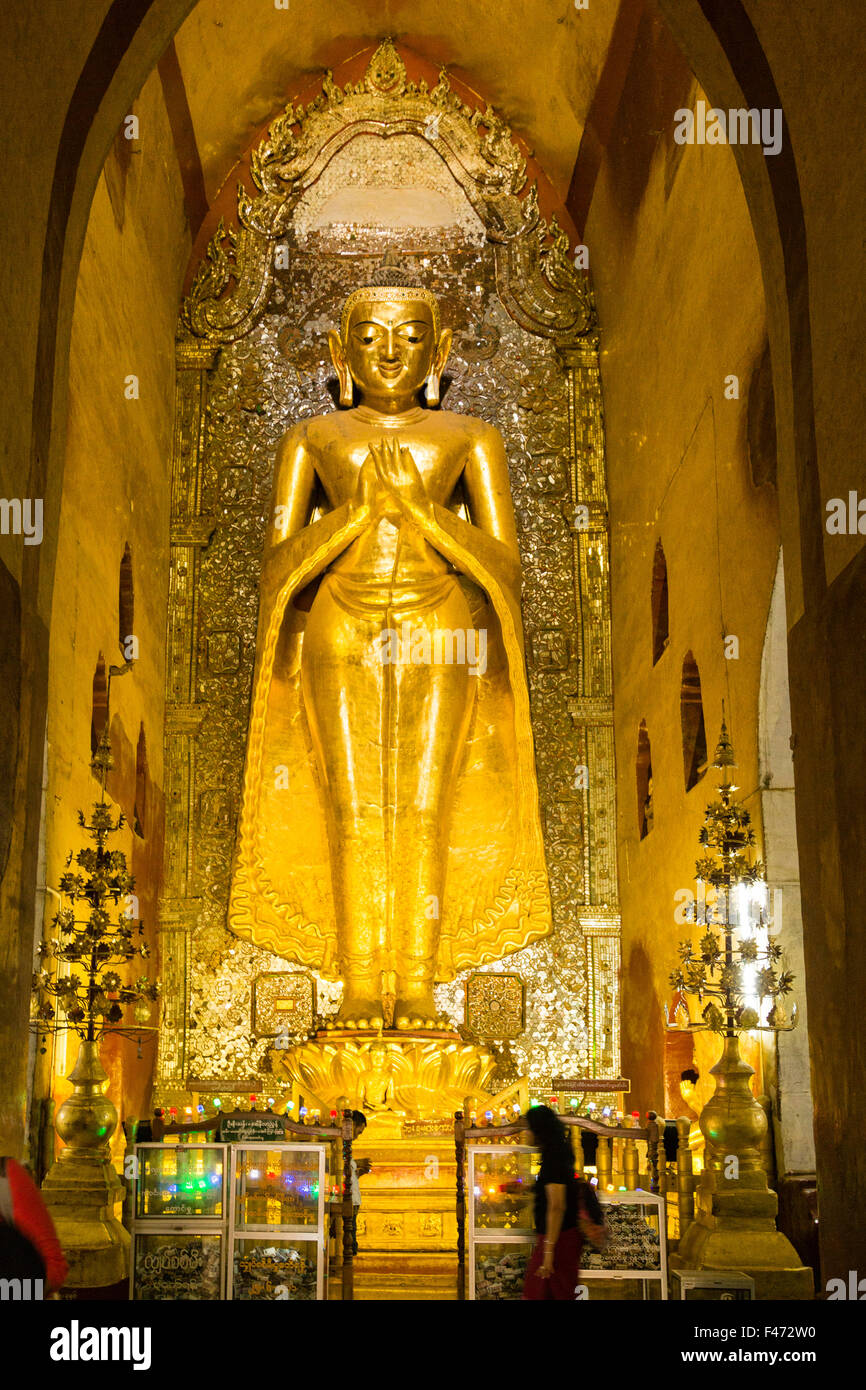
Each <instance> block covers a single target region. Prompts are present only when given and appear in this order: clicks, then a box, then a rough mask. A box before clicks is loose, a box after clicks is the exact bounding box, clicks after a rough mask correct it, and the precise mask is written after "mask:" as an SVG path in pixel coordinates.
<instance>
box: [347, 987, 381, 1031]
mask: <svg viewBox="0 0 866 1390" xmlns="http://www.w3.org/2000/svg"><path fill="white" fill-rule="evenodd" d="M337 1022H338V1024H342V1025H343V1027H344V1028H377V1029H378V1028H381V1027H382V1004H381V1001H380V1000H378V999H365V998H363V997H362V996H360V995H357V994H350V995H348V996H347V997H346V998H344V1000H343V1002H342V1004H341V1005H340V1012H339V1013H338V1014H337Z"/></svg>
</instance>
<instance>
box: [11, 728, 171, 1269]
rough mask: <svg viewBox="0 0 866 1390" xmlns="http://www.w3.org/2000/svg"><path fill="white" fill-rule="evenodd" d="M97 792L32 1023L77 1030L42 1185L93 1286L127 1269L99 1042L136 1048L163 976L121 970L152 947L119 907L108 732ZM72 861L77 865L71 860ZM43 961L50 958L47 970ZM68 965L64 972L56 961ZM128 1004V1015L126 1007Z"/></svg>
mask: <svg viewBox="0 0 866 1390" xmlns="http://www.w3.org/2000/svg"><path fill="white" fill-rule="evenodd" d="M92 766H93V768H94V770H95V771H96V772H97V773H98V774H99V776H100V781H101V796H100V799H99V801H98V802H96V803H95V804H94V806H93V809H92V812H91V816H90V820H89V821H88V820H86V819H85V816H84V814H83V812H79V813H78V819H79V824H80V825H81V827H82V829H83V830H84V831H85V832H86V834H87V835H88V837H89V838H90V839H91V840H92V841H93V845H92V846H90V847H88V848H85V849H80V850H78V851H77V852H75V853H70V855H69V857H68V859H67V872H66V873H65V874H63V875H62V877H61V880H60V885H59V886H60V892H61V894H62V897H63V898H64V899H65V900H66V904H67V905H65V906H62V907H60V909H59V910H58V911H57V912H56V913H55V915H54V918H53V920H52V924H51V925H52V928H53V933H52V934H50V935H49V936H48V937H47V939H46V940H44V941H42V942H41V943H40V945H39V947H38V951H37V953H38V955H39V958H40V962H41V963H42V966H41V968H40V969H37V970H36V971H35V973H34V976H33V984H32V993H33V997H34V1008H33V1017H32V1021H31V1027H32V1028H33V1029H34V1030H35V1031H36V1032H37V1034H38V1035H39V1036H40V1038H41V1041H42V1047H43V1051H44V1050H45V1044H46V1043H47V1039H48V1036H49V1035H51V1034H57V1033H60V1032H67V1031H68V1032H73V1033H77V1034H78V1036H79V1038H80V1039H81V1043H80V1047H79V1050H78V1056H77V1058H76V1061H75V1065H74V1067H73V1068H72V1071H71V1072H70V1073H69V1076H68V1078H67V1079H68V1080H69V1081H71V1082H72V1087H73V1090H72V1094H71V1095H70V1096H68V1097H67V1099H66V1100H65V1101H64V1102H63V1104H62V1105H61V1106H60V1108H59V1110H58V1112H57V1117H56V1120H55V1127H56V1129H57V1133H58V1134H59V1135H60V1138H61V1139H62V1140H63V1142H64V1145H65V1147H64V1148H63V1149H62V1151H61V1153H60V1155H59V1157H58V1158H57V1160H56V1162H55V1163H54V1164H53V1165H52V1167H51V1169H50V1171H49V1173H48V1174H47V1176H46V1178H45V1181H44V1183H43V1185H42V1187H43V1192H44V1193H45V1200H46V1202H47V1204H48V1206H49V1207H51V1209H52V1215H53V1217H54V1223H55V1226H56V1228H57V1233H58V1236H59V1238H60V1243H61V1245H62V1246H63V1250H64V1253H65V1254H66V1258H67V1261H68V1263H69V1266H70V1273H69V1279H68V1285H69V1286H70V1287H72V1288H94V1287H103V1286H106V1285H110V1284H114V1283H116V1282H118V1281H119V1280H120V1279H122V1278H123V1277H124V1275H125V1273H126V1255H127V1250H128V1247H129V1235H128V1233H127V1232H126V1231H125V1230H124V1229H123V1227H122V1226H121V1224H120V1222H119V1221H118V1219H117V1217H116V1216H115V1215H114V1207H115V1205H116V1204H117V1203H118V1202H119V1201H121V1200H122V1198H123V1187H122V1186H121V1184H120V1182H119V1180H118V1177H117V1174H116V1173H115V1171H114V1168H113V1167H112V1165H111V1162H110V1156H109V1141H110V1139H111V1136H112V1135H113V1133H114V1131H115V1128H116V1127H117V1110H116V1108H115V1106H114V1103H113V1102H112V1101H111V1100H109V1098H108V1097H107V1096H106V1095H105V1094H104V1087H105V1083H106V1081H107V1080H108V1076H107V1074H106V1072H105V1069H104V1068H103V1066H102V1063H101V1062H100V1060H99V1042H100V1039H101V1038H103V1037H104V1036H105V1035H106V1034H108V1033H119V1034H120V1035H121V1036H123V1037H126V1038H131V1039H136V1040H137V1042H138V1047H139V1055H141V1044H142V1041H143V1040H144V1038H145V1037H148V1036H150V1037H152V1036H154V1035H155V1033H156V1028H155V1027H154V1026H153V1025H150V1024H149V1021H148V1020H149V1019H150V1014H151V1007H150V1005H151V1002H153V1001H155V1000H156V999H157V998H158V996H159V982H158V981H156V980H151V979H149V978H148V976H147V975H141V976H139V977H138V978H137V979H136V980H134V981H133V982H132V983H124V981H123V980H122V978H121V975H120V969H121V968H122V967H124V966H128V965H129V964H130V962H132V961H133V960H135V959H136V958H145V957H147V955H148V954H149V950H148V947H147V945H146V944H145V943H144V942H143V941H140V942H138V944H136V939H135V938H136V935H138V936H139V937H140V936H142V935H143V932H144V928H143V926H142V924H141V922H140V921H139V922H138V923H137V925H136V923H135V919H134V917H133V915H132V913H131V911H129V910H128V909H127V910H120V903H121V902H122V901H123V900H129V898H130V895H131V893H132V889H133V888H134V887H135V880H134V879H133V877H132V875H131V874H130V873H129V872H128V869H127V865H126V855H125V854H123V853H122V852H121V851H119V850H111V849H109V848H108V847H107V844H106V841H107V840H108V837H109V836H111V835H113V834H115V833H116V832H117V831H118V830H119V829H120V828H121V826H122V825H123V823H124V817H123V815H122V814H121V815H119V816H117V817H115V816H114V815H113V813H112V811H111V808H110V807H109V806H108V805H107V803H106V799H105V780H106V776H107V774H108V772H109V771H110V770H111V766H112V763H111V751H110V747H109V743H108V734H107V730H106V732H105V733H104V734H103V737H102V739H101V740H100V743H99V747H98V748H97V751H96V754H95V755H94V759H93V764H92ZM73 866H74V867H73ZM46 962H50V963H52V964H53V969H51V968H49V966H48V964H46ZM62 966H68V967H69V971H68V973H61V967H62ZM130 1007H131V1008H132V1010H133V1018H132V1020H131V1021H129V1022H127V1021H125V1019H124V1013H125V1011H126V1010H127V1009H128V1008H130Z"/></svg>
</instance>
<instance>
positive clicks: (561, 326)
mask: <svg viewBox="0 0 866 1390" xmlns="http://www.w3.org/2000/svg"><path fill="white" fill-rule="evenodd" d="M365 134H368V135H375V136H379V137H381V138H384V139H387V138H388V137H389V136H394V135H415V136H420V137H421V138H423V139H425V140H427V141H428V142H429V144H430V146H431V147H432V148H433V149H434V150H435V151H436V153H437V154H438V155H439V157H440V158H441V159H442V161H443V163H444V164H445V165H446V167H447V168H448V170H449V172H450V173H451V175H452V177H453V178H454V180H455V182H456V183H457V184H459V186H460V187H461V188H462V189H463V192H464V193H465V194H466V197H467V199H468V200H469V202H470V204H471V205H472V207H473V209H474V210H475V212H476V213H477V214H478V217H479V218H480V220H481V222H482V223H483V224H484V227H485V230H486V233H487V237H488V240H489V241H490V242H491V243H492V244H493V246H494V248H495V257H496V281H497V289H498V291H499V294H500V297H501V299H502V302H503V304H504V305H505V307H506V308H507V310H508V312H509V313H510V314H511V315H512V317H513V318H514V319H515V320H516V321H517V322H518V323H519V324H521V326H522V327H524V328H526V329H527V330H528V331H529V332H530V333H536V334H539V335H541V336H543V337H546V338H551V339H553V341H554V342H555V343H556V345H557V346H558V347H566V346H568V345H570V344H574V343H575V342H576V341H578V340H580V339H581V338H583V337H585V335H587V334H589V333H591V332H592V330H593V329H594V328H595V326H596V315H595V309H594V305H593V302H592V294H591V290H590V287H589V282H588V280H587V278H586V277H585V275H583V274H582V273H581V272H580V271H578V270H576V269H575V267H574V265H573V263H572V261H571V259H570V257H569V242H568V236H567V234H566V233H565V232H564V231H562V229H561V228H560V227H559V225H558V223H557V221H556V218H555V217H553V218H551V220H550V222H547V221H546V220H545V219H544V218H543V217H542V216H541V213H540V212H539V207H538V190H537V186H536V185H535V184H532V185H530V186H528V187H527V180H526V161H525V159H524V158H523V155H522V154H521V152H520V149H519V147H518V146H517V144H516V143H515V141H514V140H513V138H512V134H511V131H510V129H509V127H508V126H507V125H506V124H505V122H504V121H503V120H502V119H501V118H500V117H499V116H498V115H497V114H496V112H495V111H493V110H492V108H491V107H490V106H487V107H486V109H485V110H484V111H483V112H482V111H479V110H472V108H471V107H469V106H467V105H465V104H464V102H463V101H461V99H460V97H459V96H458V95H457V94H456V93H455V92H453V91H452V89H451V84H450V82H449V80H448V74H447V72H446V71H445V69H444V68H443V69H442V71H441V73H440V76H439V81H438V83H437V85H436V86H435V87H434V88H432V90H428V88H427V84H426V82H424V81H423V80H422V81H420V82H418V83H415V82H409V81H408V80H407V76H406V67H405V64H404V63H403V60H402V58H401V57H400V55H399V53H398V52H397V50H396V49H395V48H394V45H393V43H392V42H391V40H390V39H386V40H385V41H384V43H382V44H381V45H380V46H379V48H378V49H377V50H376V53H375V54H374V56H373V59H372V60H371V62H370V65H369V67H368V69H367V72H366V75H365V77H364V79H363V81H361V82H356V83H352V82H348V83H346V86H345V88H343V89H341V88H340V87H338V86H337V85H336V83H335V82H334V80H333V74H332V73H331V72H327V73H326V74H325V77H324V79H323V82H322V92H321V95H320V96H318V97H316V98H315V99H314V100H313V101H311V102H310V103H309V104H308V105H307V106H306V108H305V107H304V106H297V107H296V106H295V105H294V103H292V102H290V103H289V105H288V106H287V107H286V108H285V110H284V111H283V113H282V114H281V115H280V116H278V117H277V119H276V120H275V121H274V122H273V124H272V125H271V127H270V129H269V131H268V134H267V136H266V137H265V139H264V140H263V141H262V142H261V144H260V145H259V146H258V147H257V148H256V149H255V150H253V153H252V157H251V161H250V173H251V176H252V179H253V182H254V183H255V185H256V188H257V189H258V190H259V192H258V194H257V195H256V196H251V195H250V193H249V192H248V190H247V189H246V188H245V187H244V185H243V184H238V203H237V210H238V221H239V224H240V229H239V231H237V232H235V231H234V229H233V228H226V226H225V222H224V220H223V219H220V223H219V226H218V228H217V231H216V232H215V234H214V236H213V237H212V238H211V241H210V243H209V245H208V248H207V254H206V258H205V259H204V260H203V261H202V264H201V266H200V267H199V270H198V272H197V274H196V276H195V279H194V281H193V283H192V287H191V289H190V292H189V294H188V295H187V297H186V299H185V300H184V303H183V306H182V310H181V323H182V328H183V331H182V335H181V339H183V337H184V336H189V337H191V338H193V339H195V338H199V339H207V340H208V341H210V342H212V343H214V344H218V343H227V342H232V341H233V340H234V339H236V338H240V337H243V335H244V334H245V333H247V332H249V330H250V328H251V327H252V325H253V324H254V323H255V322H256V320H257V318H258V317H259V315H260V314H261V312H262V310H263V308H264V306H265V304H266V303H267V300H268V295H269V293H270V290H271V283H272V277H273V245H274V243H275V242H276V241H278V240H279V239H280V237H282V236H284V235H285V234H286V232H287V231H288V230H289V229H290V227H291V223H292V217H293V214H294V211H295V208H296V207H297V205H298V202H299V200H300V198H301V197H302V195H303V194H304V193H305V192H306V191H307V189H309V188H312V187H313V185H314V184H315V183H317V182H318V180H319V179H320V178H321V176H322V174H323V172H324V170H325V169H326V168H327V166H328V164H329V163H330V162H331V160H332V159H334V157H335V156H336V155H337V154H338V153H339V152H340V151H341V150H342V149H344V148H345V146H346V145H348V144H350V143H351V141H353V140H355V139H357V137H358V136H360V135H365Z"/></svg>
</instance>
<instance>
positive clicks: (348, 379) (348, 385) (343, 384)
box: [338, 367, 355, 405]
mask: <svg viewBox="0 0 866 1390" xmlns="http://www.w3.org/2000/svg"><path fill="white" fill-rule="evenodd" d="M338 375H339V378H340V405H352V403H353V402H354V399H355V395H354V391H353V388H352V376H351V373H350V371H349V369H348V367H347V368H346V369H345V371H341V372H340V373H338Z"/></svg>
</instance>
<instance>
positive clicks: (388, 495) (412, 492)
mask: <svg viewBox="0 0 866 1390" xmlns="http://www.w3.org/2000/svg"><path fill="white" fill-rule="evenodd" d="M354 502H355V505H356V506H359V505H360V506H369V508H370V510H371V512H372V513H373V516H374V518H378V517H385V519H386V520H387V521H390V522H391V523H392V524H393V525H395V526H399V525H400V522H401V521H403V520H405V519H407V518H408V519H410V520H411V519H412V518H413V517H423V518H427V519H429V518H430V516H431V513H432V503H431V500H430V498H429V497H428V495H427V489H426V488H425V486H424V480H423V479H422V477H421V474H420V473H419V471H418V465H417V464H416V462H415V460H414V459H413V457H412V454H411V452H410V451H409V450H408V449H402V448H401V447H400V444H399V442H398V441H397V440H396V439H393V440H390V439H383V440H382V442H381V444H379V445H376V444H371V445H370V450H369V453H368V454H367V457H366V459H365V460H364V462H363V464H362V466H361V471H360V473H359V475H358V482H357V486H356V488H355V497H354Z"/></svg>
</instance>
